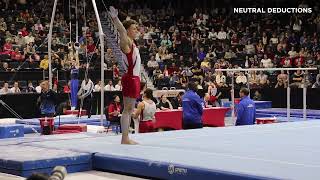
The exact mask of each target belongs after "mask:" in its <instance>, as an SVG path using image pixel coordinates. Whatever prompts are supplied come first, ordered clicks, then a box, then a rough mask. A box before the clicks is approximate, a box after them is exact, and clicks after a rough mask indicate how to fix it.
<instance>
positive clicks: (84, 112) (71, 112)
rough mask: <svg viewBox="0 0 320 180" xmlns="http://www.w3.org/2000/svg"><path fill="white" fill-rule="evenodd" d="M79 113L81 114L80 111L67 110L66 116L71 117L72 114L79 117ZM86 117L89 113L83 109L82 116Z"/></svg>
mask: <svg viewBox="0 0 320 180" xmlns="http://www.w3.org/2000/svg"><path fill="white" fill-rule="evenodd" d="M79 113H80V112H79V110H66V112H65V114H66V115H70V114H72V115H79ZM85 115H87V111H86V110H84V109H82V110H81V116H85Z"/></svg>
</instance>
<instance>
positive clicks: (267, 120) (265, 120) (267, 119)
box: [256, 117, 277, 124]
mask: <svg viewBox="0 0 320 180" xmlns="http://www.w3.org/2000/svg"><path fill="white" fill-rule="evenodd" d="M276 121H277V119H276V118H274V117H265V118H256V123H257V124H272V123H275V122H276Z"/></svg>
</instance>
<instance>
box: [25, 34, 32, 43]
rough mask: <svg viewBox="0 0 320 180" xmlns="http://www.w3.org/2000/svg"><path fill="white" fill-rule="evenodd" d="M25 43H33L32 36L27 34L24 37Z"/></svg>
mask: <svg viewBox="0 0 320 180" xmlns="http://www.w3.org/2000/svg"><path fill="white" fill-rule="evenodd" d="M24 41H25V43H26V44H27V45H28V44H30V43H34V36H33V34H32V33H29V34H28V35H27V36H25V37H24Z"/></svg>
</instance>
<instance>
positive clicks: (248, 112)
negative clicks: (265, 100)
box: [236, 88, 256, 126]
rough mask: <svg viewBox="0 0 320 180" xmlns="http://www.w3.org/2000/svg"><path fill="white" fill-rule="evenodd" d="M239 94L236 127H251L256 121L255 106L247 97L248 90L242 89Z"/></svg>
mask: <svg viewBox="0 0 320 180" xmlns="http://www.w3.org/2000/svg"><path fill="white" fill-rule="evenodd" d="M239 94H240V97H241V100H240V103H239V104H238V107H237V122H236V126H243V125H253V124H254V123H255V121H256V106H255V104H254V102H253V100H251V99H250V97H249V90H248V89H247V88H242V89H241V90H240V93H239Z"/></svg>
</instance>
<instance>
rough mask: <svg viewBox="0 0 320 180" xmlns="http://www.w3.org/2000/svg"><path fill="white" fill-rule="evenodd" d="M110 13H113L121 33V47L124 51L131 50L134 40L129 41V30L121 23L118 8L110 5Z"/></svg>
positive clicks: (116, 25) (115, 24)
mask: <svg viewBox="0 0 320 180" xmlns="http://www.w3.org/2000/svg"><path fill="white" fill-rule="evenodd" d="M109 14H110V15H111V17H112V19H113V24H114V26H115V27H116V28H117V30H118V32H119V34H120V48H121V50H122V51H123V52H124V53H129V52H130V47H131V45H132V42H130V41H129V38H128V35H127V30H126V29H125V27H124V26H123V24H122V23H121V21H120V19H119V18H118V10H116V9H115V8H114V7H113V6H110V11H109Z"/></svg>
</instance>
